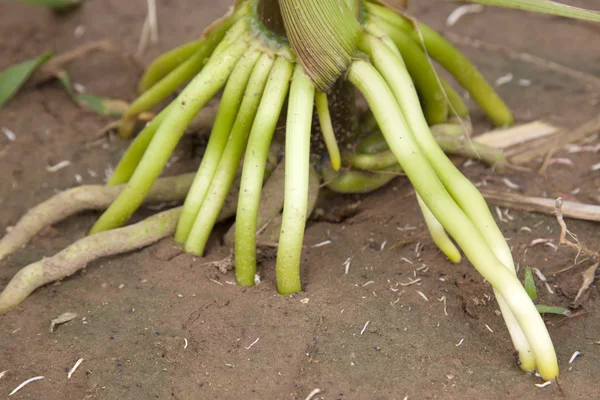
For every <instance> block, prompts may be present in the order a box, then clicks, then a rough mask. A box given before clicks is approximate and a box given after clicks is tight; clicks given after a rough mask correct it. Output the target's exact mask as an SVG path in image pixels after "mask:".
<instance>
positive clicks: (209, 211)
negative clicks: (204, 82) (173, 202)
mask: <svg viewBox="0 0 600 400" xmlns="http://www.w3.org/2000/svg"><path fill="white" fill-rule="evenodd" d="M273 63H274V60H273V58H272V57H271V56H270V55H269V54H262V55H261V56H260V58H259V60H258V62H257V63H256V65H255V67H254V69H253V71H252V75H251V76H250V80H249V82H248V86H247V87H246V91H245V93H244V98H243V100H242V104H241V106H240V111H239V112H238V115H237V117H236V119H235V123H234V125H233V128H232V129H231V133H230V135H229V140H228V142H227V145H226V146H225V150H224V151H223V156H222V157H221V160H220V161H219V165H218V167H217V170H216V172H215V175H214V177H213V179H212V181H211V183H210V187H209V188H208V192H207V194H206V197H205V199H204V202H203V203H202V206H201V207H200V210H199V211H198V215H197V216H196V220H195V222H194V224H193V226H192V229H191V230H190V233H189V236H188V238H187V240H186V242H185V250H186V251H187V252H190V253H194V254H198V255H202V254H203V253H204V248H205V246H206V243H207V242H208V238H209V237H210V233H211V232H212V229H213V227H214V225H215V223H216V220H217V217H218V215H219V211H220V210H221V207H222V206H223V202H224V201H225V198H226V197H227V192H229V188H230V187H231V183H232V182H233V179H234V178H235V173H236V171H237V169H238V167H239V165H240V161H241V159H242V156H243V154H244V150H245V149H246V144H247V142H248V135H249V133H250V130H251V128H252V125H253V123H254V119H255V116H256V110H257V108H258V106H259V104H260V100H261V98H262V94H263V92H264V89H265V85H266V83H267V79H268V77H269V72H270V71H271V68H272V67H273ZM267 152H268V145H267ZM263 171H264V166H263ZM240 193H241V195H242V196H243V192H240Z"/></svg>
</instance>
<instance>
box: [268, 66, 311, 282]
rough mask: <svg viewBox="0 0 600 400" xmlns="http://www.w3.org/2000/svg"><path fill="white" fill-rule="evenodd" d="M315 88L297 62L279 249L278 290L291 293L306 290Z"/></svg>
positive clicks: (287, 137) (276, 271)
mask: <svg viewBox="0 0 600 400" xmlns="http://www.w3.org/2000/svg"><path fill="white" fill-rule="evenodd" d="M314 97H315V88H314V86H313V84H312V82H311V81H310V79H309V78H308V77H307V76H306V75H305V74H304V70H303V68H302V66H300V65H299V64H297V65H296V69H295V71H294V76H293V78H292V85H291V88H290V96H289V104H288V114H287V121H286V136H285V154H286V158H285V196H284V206H283V217H282V218H283V219H282V223H281V235H280V237H279V247H278V249H277V264H276V266H275V273H276V277H277V290H278V292H279V293H280V294H290V293H295V292H299V291H300V290H302V284H301V281H300V256H301V253H302V242H303V240H304V227H305V224H306V213H307V204H308V181H309V169H310V166H309V161H310V132H311V121H312V111H313V104H314Z"/></svg>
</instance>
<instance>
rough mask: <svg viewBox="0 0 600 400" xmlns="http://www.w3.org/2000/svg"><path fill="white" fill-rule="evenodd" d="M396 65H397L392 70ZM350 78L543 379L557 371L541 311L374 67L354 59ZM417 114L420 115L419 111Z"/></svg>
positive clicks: (406, 170)
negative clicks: (511, 321) (500, 302)
mask: <svg viewBox="0 0 600 400" xmlns="http://www.w3.org/2000/svg"><path fill="white" fill-rule="evenodd" d="M374 53H375V51H374ZM373 58H374V60H377V59H378V56H376V55H375V54H374V55H373ZM397 69H398V68H397V66H396V71H397ZM349 79H350V81H351V82H352V83H353V84H355V85H356V86H357V87H358V89H359V90H360V91H361V92H362V93H363V95H364V96H365V98H366V99H367V102H368V103H369V104H370V105H371V109H372V110H373V113H374V114H375V117H376V119H377V122H378V124H379V126H380V127H381V130H382V132H383V134H384V136H385V138H386V140H387V142H388V144H389V145H390V148H391V149H392V151H393V152H394V154H396V157H398V160H399V162H400V164H401V165H402V167H403V169H404V171H405V172H406V174H407V176H408V178H409V180H410V181H411V183H412V184H413V186H414V187H415V190H416V191H417V193H418V194H419V195H420V196H421V197H422V198H423V200H424V202H425V204H427V207H428V208H429V209H430V210H431V211H432V213H433V214H434V215H435V217H436V219H437V220H438V221H439V222H440V223H441V224H442V226H444V227H445V228H446V229H447V230H448V233H450V235H451V236H452V237H453V238H454V240H456V242H457V243H458V244H459V246H460V247H461V248H462V249H463V251H464V252H465V254H466V256H467V258H468V259H469V260H470V261H471V262H472V263H473V265H474V266H475V268H476V269H477V270H478V271H479V272H480V273H481V274H482V275H483V277H484V278H485V279H487V280H488V282H490V283H491V284H492V286H493V287H494V288H496V289H497V290H498V292H499V293H500V294H501V295H502V297H503V298H504V299H506V301H507V303H508V305H509V306H510V310H511V311H512V312H513V313H514V316H515V317H516V319H517V321H518V322H519V324H520V326H521V328H522V329H523V331H524V333H525V336H526V338H527V339H528V341H529V343H530V345H531V348H532V349H533V352H534V354H535V358H536V360H537V362H538V363H537V365H538V370H539V372H540V375H541V376H542V377H543V378H544V379H548V380H549V379H554V378H555V377H556V376H557V375H558V364H557V361H556V354H555V352H554V347H553V345H552V341H551V340H550V337H549V335H548V332H547V330H546V327H545V325H544V322H543V321H542V319H541V318H540V316H539V313H538V312H537V310H536V308H535V306H534V305H533V303H532V302H531V300H530V299H529V297H528V296H527V293H526V292H525V290H524V289H523V286H522V285H521V283H520V282H519V280H518V279H517V277H516V275H515V274H514V273H512V272H511V271H510V270H509V269H508V268H507V267H506V266H505V265H504V264H503V263H502V262H501V261H500V260H498V258H496V256H495V254H494V253H493V252H492V251H491V250H490V248H489V247H488V243H486V241H485V240H484V238H483V237H482V235H481V233H480V232H479V231H478V230H477V228H476V227H475V226H474V225H473V222H471V220H470V219H469V218H468V217H467V216H466V215H465V214H464V213H463V211H462V210H461V209H460V208H459V207H458V206H457V205H456V203H455V202H454V200H453V199H452V197H450V195H449V194H448V192H447V191H446V189H445V188H444V186H443V185H442V183H441V182H440V180H439V178H438V176H437V175H436V173H435V172H434V170H433V169H432V168H431V166H430V165H429V162H428V161H427V159H426V158H425V156H424V155H423V154H422V153H421V151H422V150H421V149H420V147H419V145H418V144H417V143H416V141H415V139H414V138H413V136H412V134H411V130H410V128H409V126H408V125H407V123H406V121H405V120H404V118H403V117H402V112H401V110H400V109H399V107H398V103H397V102H396V101H397V99H396V98H395V97H394V95H393V93H392V91H391V89H390V87H388V86H387V84H386V82H385V81H384V79H383V78H382V77H381V75H380V74H379V73H378V72H377V70H376V69H375V68H374V67H373V66H372V65H370V64H369V63H367V62H365V61H355V62H354V63H353V65H352V67H351V68H350V71H349ZM417 106H418V103H417ZM418 114H420V115H421V118H423V117H422V113H421V111H420V110H418Z"/></svg>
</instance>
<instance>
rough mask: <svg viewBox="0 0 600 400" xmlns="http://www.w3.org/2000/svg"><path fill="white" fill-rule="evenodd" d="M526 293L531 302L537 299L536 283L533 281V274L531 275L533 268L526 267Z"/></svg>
mask: <svg viewBox="0 0 600 400" xmlns="http://www.w3.org/2000/svg"><path fill="white" fill-rule="evenodd" d="M524 286H525V291H526V292H527V295H529V298H530V299H531V300H535V299H536V298H537V291H536V289H535V281H534V280H533V274H532V273H531V268H529V267H525V284H524Z"/></svg>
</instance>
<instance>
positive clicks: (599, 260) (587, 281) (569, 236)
mask: <svg viewBox="0 0 600 400" xmlns="http://www.w3.org/2000/svg"><path fill="white" fill-rule="evenodd" d="M563 205H564V200H563V198H562V197H559V198H558V199H556V203H555V210H554V213H555V214H556V221H557V222H558V225H559V226H560V237H559V244H560V245H565V246H567V247H570V248H572V249H573V250H576V251H577V257H576V258H578V257H579V255H581V254H584V255H586V256H588V257H590V258H591V259H592V260H593V261H594V264H592V265H591V266H590V267H588V268H587V269H586V270H585V271H584V272H583V274H582V278H583V282H582V284H581V287H580V288H579V290H578V291H577V296H575V300H573V304H574V305H578V302H579V299H580V298H581V295H582V294H583V293H584V292H585V291H586V290H588V289H589V287H590V285H591V284H592V283H594V280H595V279H596V270H597V269H598V266H599V265H600V253H598V252H596V251H593V250H590V249H588V248H587V247H586V246H585V244H583V243H581V242H580V241H579V239H577V236H575V235H574V234H573V233H571V231H569V230H568V229H567V224H566V223H565V220H564V218H563Z"/></svg>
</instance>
